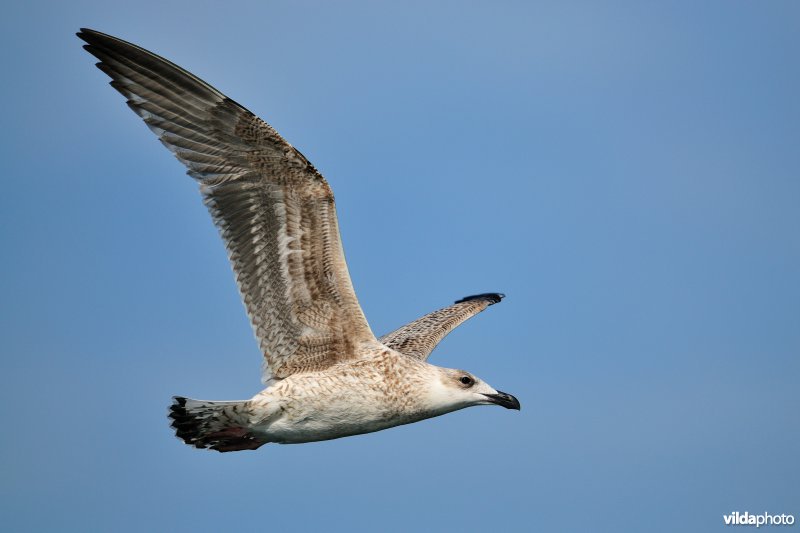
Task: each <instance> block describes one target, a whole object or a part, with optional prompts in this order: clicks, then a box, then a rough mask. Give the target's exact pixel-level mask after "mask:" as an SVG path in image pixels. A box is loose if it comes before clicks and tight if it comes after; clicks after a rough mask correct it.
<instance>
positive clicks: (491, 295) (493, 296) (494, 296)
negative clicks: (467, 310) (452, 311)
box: [455, 292, 506, 305]
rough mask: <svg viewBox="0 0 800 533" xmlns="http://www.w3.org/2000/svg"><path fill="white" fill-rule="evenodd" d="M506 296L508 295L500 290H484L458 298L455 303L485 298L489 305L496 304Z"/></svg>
mask: <svg viewBox="0 0 800 533" xmlns="http://www.w3.org/2000/svg"><path fill="white" fill-rule="evenodd" d="M505 297H506V295H505V294H503V293H500V292H484V293H483V294H473V295H472V296H465V297H464V298H461V299H460V300H456V301H455V303H457V304H460V303H462V302H471V301H473V300H485V301H487V302H489V305H494V304H496V303H498V302H499V301H500V300H502V299H503V298H505Z"/></svg>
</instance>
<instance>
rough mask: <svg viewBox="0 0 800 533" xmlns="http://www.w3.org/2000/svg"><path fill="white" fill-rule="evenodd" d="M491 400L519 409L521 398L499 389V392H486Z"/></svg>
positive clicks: (503, 405) (508, 407)
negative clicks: (518, 398)
mask: <svg viewBox="0 0 800 533" xmlns="http://www.w3.org/2000/svg"><path fill="white" fill-rule="evenodd" d="M484 396H486V397H487V398H489V401H490V402H492V403H494V404H497V405H500V406H502V407H505V408H506V409H516V410H517V411H519V400H517V399H516V398H514V397H513V396H511V395H510V394H506V393H505V392H501V391H497V394H484Z"/></svg>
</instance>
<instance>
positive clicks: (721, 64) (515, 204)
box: [0, 0, 800, 531]
mask: <svg viewBox="0 0 800 533" xmlns="http://www.w3.org/2000/svg"><path fill="white" fill-rule="evenodd" d="M81 26H87V27H91V28H95V29H98V30H101V31H104V32H107V33H111V34H113V35H118V36H120V37H122V38H124V39H127V40H130V41H133V42H134V43H137V44H140V45H142V46H144V47H145V48H148V49H150V50H153V51H155V52H157V53H159V54H161V55H164V56H166V57H167V58H169V59H171V60H173V61H175V62H176V63H178V64H180V65H182V66H183V67H185V68H187V69H188V70H190V71H192V72H194V73H195V74H197V75H199V76H200V77H201V78H203V79H205V80H207V81H208V82H210V83H211V84H212V85H215V86H216V87H218V88H219V89H220V90H221V91H223V92H225V93H226V94H228V95H229V96H231V97H232V98H234V99H236V100H237V101H239V102H241V103H243V104H244V105H246V106H247V107H248V108H249V109H251V110H252V111H253V112H255V113H256V114H258V115H260V116H262V117H263V118H264V119H266V120H267V121H268V122H270V123H271V124H272V125H273V126H274V127H275V128H277V129H278V131H280V132H281V133H282V134H283V135H284V136H285V137H286V138H287V139H288V140H289V141H290V142H291V143H293V144H294V145H295V146H297V147H298V148H299V149H300V150H302V151H303V153H304V154H305V155H306V156H308V158H309V159H310V160H311V161H313V162H314V163H315V165H316V166H317V167H318V168H319V169H320V170H321V171H322V172H323V173H324V174H325V175H326V176H327V178H328V180H329V181H330V183H331V185H332V186H333V189H334V191H335V193H336V198H337V202H338V209H339V220H340V225H341V229H342V234H343V240H344V245H345V250H346V253H347V259H348V261H349V265H350V272H351V274H352V277H353V281H354V284H355V287H356V290H357V292H358V295H359V297H360V300H361V303H362V306H363V308H364V311H365V312H366V314H367V317H368V318H369V320H370V323H371V325H372V327H373V329H374V330H375V332H376V333H378V334H382V333H385V332H387V331H390V330H392V329H394V328H395V327H397V326H399V325H401V324H403V323H405V322H408V321H410V320H412V319H414V318H416V317H417V316H419V315H422V314H424V313H426V312H428V311H430V310H432V309H435V308H437V307H440V306H443V305H446V304H449V303H450V302H452V301H453V300H455V299H457V298H460V297H462V296H465V295H467V294H472V293H476V292H485V291H502V292H505V293H506V294H507V295H508V297H507V299H506V300H505V301H504V302H503V303H502V304H501V305H497V306H495V307H492V308H491V309H490V310H488V311H487V312H485V313H483V314H482V315H480V316H479V317H477V318H475V319H474V320H472V321H470V322H469V323H467V324H465V325H464V326H462V327H461V328H460V329H459V330H458V331H457V332H455V333H454V334H453V335H451V336H450V337H449V338H448V339H446V340H445V342H443V343H442V344H441V345H440V347H439V349H438V350H437V351H436V352H435V353H434V355H433V357H432V359H431V360H432V361H433V362H435V363H436V364H441V365H444V366H450V367H460V368H466V369H468V370H470V371H472V372H474V373H476V374H477V375H479V376H481V377H482V378H484V379H485V380H487V381H488V382H489V383H491V384H493V385H494V386H496V387H498V388H500V389H502V390H507V391H509V392H511V393H513V394H515V395H517V396H518V397H519V399H520V400H521V402H522V406H523V409H522V411H521V412H519V413H518V412H513V411H506V410H503V409H498V408H488V407H487V408H480V409H477V408H476V409H468V410H464V411H461V412H458V413H454V414H451V415H447V416H445V417H441V418H437V419H433V420H429V421H425V422H422V423H419V424H414V425H410V426H405V427H401V428H395V429H391V430H388V431H384V432H380V433H375V434H372V435H366V436H360V437H354V438H348V439H342V440H338V441H331V442H324V443H316V444H307V445H302V446H277V445H270V446H266V447H264V448H262V449H261V450H259V451H258V452H255V453H248V452H245V453H234V454H217V453H212V452H203V451H198V450H194V449H191V448H188V447H187V446H185V445H183V444H181V443H180V442H179V441H177V440H176V439H175V438H174V437H173V435H172V432H171V430H170V428H169V427H168V425H167V419H166V408H167V405H168V403H169V401H170V397H171V396H172V395H174V394H182V395H187V396H192V397H195V398H206V399H240V398H247V397H250V396H251V395H252V394H254V393H255V392H257V391H258V390H260V383H259V365H260V354H259V352H258V349H257V346H256V343H255V341H254V340H253V336H252V333H251V331H250V327H249V324H248V322H247V319H246V316H245V313H244V311H243V307H242V305H241V303H240V301H239V296H238V294H237V292H236V290H235V285H234V282H233V276H232V274H231V272H230V269H229V266H228V262H227V258H226V256H225V253H224V249H223V246H222V244H221V241H220V240H219V238H218V236H217V232H216V230H215V229H214V227H213V226H212V224H211V222H210V219H209V217H208V214H207V212H206V210H205V208H204V207H203V206H202V204H201V202H200V199H199V194H198V193H197V190H196V186H195V184H194V183H193V182H192V180H191V179H190V178H188V177H187V176H185V174H184V169H183V167H182V166H181V165H180V164H179V163H178V162H177V161H176V160H175V159H174V158H173V157H172V156H171V155H170V154H169V152H168V151H167V150H165V149H164V148H163V147H162V146H161V145H160V143H158V142H157V141H156V139H155V138H154V136H153V135H152V134H151V133H150V131H148V129H147V128H146V127H145V126H144V124H142V123H141V121H140V120H139V118H138V117H136V116H135V115H134V114H133V113H132V112H131V111H130V110H128V109H127V107H126V106H125V104H124V100H123V98H122V97H121V96H120V95H119V94H117V93H116V92H115V91H113V90H112V89H111V88H110V87H109V86H108V85H107V81H108V80H107V78H106V76H105V75H104V74H102V73H101V72H100V71H99V70H97V69H96V68H94V66H93V63H94V59H93V58H92V57H91V56H89V55H88V54H87V53H85V52H84V51H83V50H82V49H81V44H82V43H81V42H79V40H78V39H77V38H76V37H75V36H74V33H75V31H77V30H78V28H79V27H81ZM0 28H2V32H0V44H2V46H1V47H0V54H2V66H3V82H2V84H0V95H1V96H2V100H3V102H4V106H3V128H2V131H1V132H0V136H2V139H0V140H2V142H1V143H0V146H2V148H1V149H2V155H3V162H4V169H3V173H2V175H3V177H2V180H3V184H4V187H3V202H2V203H3V207H2V209H0V239H2V249H3V261H2V276H0V294H2V298H1V299H2V305H0V333H1V334H2V347H1V348H0V349H1V350H2V359H0V395H2V397H1V398H0V415H2V421H3V422H2V423H3V426H4V427H3V430H2V434H3V438H2V439H0V466H1V467H2V474H1V475H0V523H2V525H3V528H4V529H8V530H9V531H37V530H51V531H70V530H75V531H225V530H228V531H230V530H250V531H257V530H265V531H267V530H269V531H294V530H308V529H312V528H315V529H317V530H321V529H322V528H324V529H326V530H338V531H353V530H372V531H377V530H381V531H402V530H408V529H410V528H421V529H424V530H461V531H477V530H482V531H501V530H510V531H529V530H532V529H541V530H545V531H556V530H558V531H589V530H591V531H621V530H639V531H642V530H648V531H709V530H716V529H724V528H723V525H722V523H723V521H722V515H723V514H726V513H730V512H731V511H734V510H738V511H742V512H744V511H749V512H751V513H763V512H765V511H766V512H769V513H773V514H775V513H793V514H794V515H795V516H796V517H797V518H798V519H800V506H799V504H798V502H800V484H798V479H800V453H798V451H799V446H798V441H799V440H800V429H799V428H798V406H800V384H799V382H800V231H799V230H800V172H799V171H798V169H799V168H800V101H799V98H800V97H799V96H798V95H800V63H798V52H800V4H798V3H797V2H794V1H785V2H780V1H770V2H743V1H729V0H725V1H715V2H688V1H687V2H667V3H661V5H658V3H654V2H613V3H601V2H560V1H553V2H545V3H542V2H493V3H489V2H484V3H473V2H455V1H451V2H397V3H388V2H343V3H339V2H250V3H245V2H231V3H221V2H209V1H193V2H168V1H160V2H150V1H145V2H140V1H137V2H124V3H123V2H100V1H76V2H15V3H12V4H11V5H8V4H7V5H5V6H4V8H3V16H2V18H1V19H0ZM795 527H797V526H795Z"/></svg>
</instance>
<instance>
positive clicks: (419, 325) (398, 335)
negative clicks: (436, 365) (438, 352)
mask: <svg viewBox="0 0 800 533" xmlns="http://www.w3.org/2000/svg"><path fill="white" fill-rule="evenodd" d="M503 298H505V295H504V294H499V293H486V294H476V295H474V296H467V297H466V298H462V299H461V300H458V301H457V302H455V303H454V304H453V305H451V306H449V307H445V308H443V309H439V310H438V311H434V312H433V313H429V314H427V315H425V316H423V317H422V318H418V319H417V320H415V321H414V322H411V323H410V324H406V325H405V326H403V327H402V328H400V329H396V330H395V331H393V332H391V333H389V334H387V335H384V336H383V337H381V339H380V341H381V342H382V343H383V344H385V345H386V346H388V347H389V348H392V349H393V350H397V351H398V352H400V353H402V354H405V355H407V356H409V357H415V358H417V359H420V360H422V361H424V360H426V359H427V358H428V356H429V355H430V354H431V352H432V351H433V349H434V348H436V345H437V344H439V342H441V340H442V339H444V338H445V337H446V336H447V334H448V333H450V332H451V331H453V330H454V329H455V328H456V327H458V326H459V325H460V324H461V323H462V322H464V321H465V320H467V319H469V318H472V317H473V316H475V315H477V314H478V313H480V312H481V311H483V310H484V309H486V308H487V307H489V306H490V305H493V304H496V303H497V302H499V301H500V300H502V299H503Z"/></svg>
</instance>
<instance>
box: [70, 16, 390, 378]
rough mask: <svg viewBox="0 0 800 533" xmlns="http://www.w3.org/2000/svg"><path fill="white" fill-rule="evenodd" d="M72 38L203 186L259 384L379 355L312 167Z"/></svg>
mask: <svg viewBox="0 0 800 533" xmlns="http://www.w3.org/2000/svg"><path fill="white" fill-rule="evenodd" d="M78 36H79V37H80V38H81V39H83V40H84V41H86V42H87V43H88V44H87V45H85V46H84V48H85V49H86V50H87V51H88V52H89V53H91V54H92V55H94V56H95V57H97V58H98V59H99V60H100V62H99V63H97V66H98V68H100V70H102V71H103V72H105V73H106V74H108V75H109V76H110V77H111V79H112V81H111V85H112V86H113V87H114V88H115V89H116V90H117V91H119V92H120V93H122V94H123V95H124V96H125V97H127V99H128V105H129V106H130V108H131V109H133V111H134V112H135V113H136V114H138V115H139V116H140V117H141V118H142V119H144V121H145V123H146V124H147V125H148V126H149V127H150V129H151V130H152V131H153V132H154V133H155V134H156V135H157V136H158V138H159V139H160V140H161V142H162V143H163V144H164V145H165V146H166V147H167V148H169V149H170V150H171V151H172V152H173V153H174V154H175V156H176V157H177V158H178V159H179V160H180V161H181V162H182V163H183V164H184V165H186V167H187V168H188V174H189V175H190V176H192V177H193V178H194V179H195V180H196V181H197V182H198V183H199V184H200V190H201V193H202V196H203V200H204V202H205V204H206V206H208V209H209V211H210V213H211V216H212V218H213V219H214V223H215V224H216V225H217V227H218V228H219V230H220V233H221V235H222V238H223V240H224V241H225V245H226V247H227V250H228V255H229V257H230V259H231V263H232V265H233V270H234V272H235V275H236V281H237V284H238V286H239V291H240V292H241V295H242V299H243V300H244V303H245V307H246V308H247V313H248V315H249V317H250V321H251V323H252V325H253V329H254V331H255V334H256V338H257V339H258V342H259V345H260V348H261V350H262V351H263V353H264V357H265V363H266V365H265V376H264V379H265V381H266V380H269V379H270V378H273V377H274V378H283V377H286V376H288V375H290V374H293V373H296V372H303V371H314V370H320V369H323V368H326V367H328V366H330V365H332V364H334V363H336V362H338V361H341V360H343V359H350V358H357V357H359V354H360V353H363V350H364V349H365V348H374V347H380V345H379V344H378V342H377V340H376V339H375V337H374V335H373V334H372V331H371V330H370V328H369V325H368V324H367V320H366V318H365V317H364V313H363V312H362V310H361V307H360V305H359V303H358V300H357V299H356V295H355V291H354V290H353V286H352V284H351V281H350V275H349V274H348V271H347V264H346V263H345V259H344V253H343V251H342V244H341V240H340V236H339V228H338V224H337V220H336V211H335V206H334V198H333V193H332V192H331V188H330V186H329V185H328V183H327V182H326V181H325V179H324V178H323V177H322V175H321V174H320V173H319V172H317V170H316V169H315V168H314V166H313V165H311V163H309V162H308V161H307V160H306V158H305V157H304V156H303V155H302V154H301V153H300V152H299V151H297V150H295V149H294V148H293V147H292V146H291V145H290V144H289V143H287V142H286V141H285V140H284V139H283V138H282V137H281V136H280V135H279V134H278V133H277V132H276V131H275V130H274V129H273V128H272V127H271V126H269V125H268V124H267V123H265V122H264V121H262V120H261V119H260V118H258V117H256V116H255V115H253V114H252V113H251V112H250V111H248V110H247V109H245V108H244V107H242V106H240V105H239V104H237V103H236V102H234V101H233V100H231V99H230V98H227V97H226V96H225V95H223V94H222V93H220V92H219V91H217V90H216V89H214V88H213V87H211V86H210V85H208V84H207V83H205V82H203V81H202V80H200V79H199V78H197V77H196V76H194V75H192V74H190V73H189V72H187V71H185V70H183V69H182V68H180V67H178V66H177V65H175V64H173V63H171V62H169V61H167V60H165V59H163V58H161V57H159V56H157V55H155V54H153V53H151V52H148V51H147V50H144V49H142V48H140V47H138V46H135V45H133V44H131V43H128V42H125V41H123V40H120V39H117V38H115V37H111V36H109V35H105V34H103V33H99V32H96V31H93V30H87V29H82V30H81V32H80V33H79V34H78Z"/></svg>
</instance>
